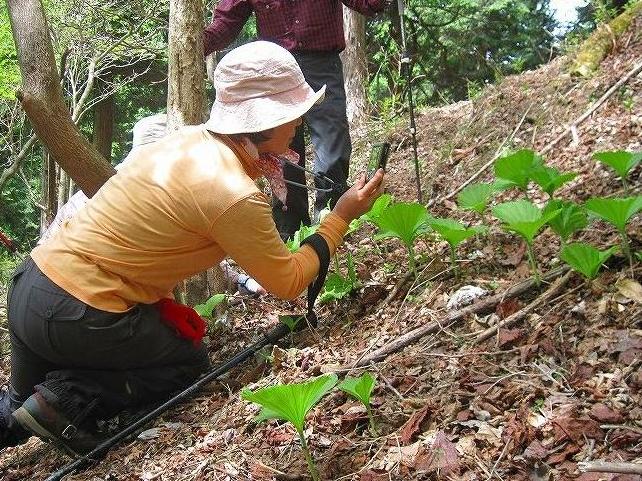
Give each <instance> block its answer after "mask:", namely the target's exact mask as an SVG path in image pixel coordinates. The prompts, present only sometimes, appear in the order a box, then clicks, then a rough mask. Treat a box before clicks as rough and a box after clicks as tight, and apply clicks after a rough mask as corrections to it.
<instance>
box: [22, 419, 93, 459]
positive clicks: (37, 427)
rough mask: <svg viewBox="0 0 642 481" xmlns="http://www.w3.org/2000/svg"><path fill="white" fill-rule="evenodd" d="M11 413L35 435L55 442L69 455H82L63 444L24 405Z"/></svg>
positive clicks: (77, 456)
mask: <svg viewBox="0 0 642 481" xmlns="http://www.w3.org/2000/svg"><path fill="white" fill-rule="evenodd" d="M11 415H12V416H13V417H14V418H15V419H16V421H18V422H19V423H20V425H21V426H22V427H23V428H25V429H27V430H29V431H31V432H32V433H34V434H35V435H36V436H38V437H40V438H44V439H46V440H48V441H50V442H51V443H53V444H55V445H56V446H59V447H60V448H62V449H63V451H65V452H66V453H67V454H69V455H70V456H72V457H76V458H79V457H81V456H82V454H79V453H77V452H76V451H74V450H73V449H71V448H70V447H69V446H67V444H65V443H64V442H63V441H62V440H61V439H60V437H59V436H56V435H55V434H53V433H52V432H50V431H48V430H47V429H45V428H44V427H43V426H42V425H41V424H40V423H39V422H38V421H36V419H35V418H34V417H33V416H32V415H31V414H30V413H29V411H27V410H26V409H25V408H24V407H19V408H18V409H16V410H15V411H14V412H13V413H12V414H11Z"/></svg>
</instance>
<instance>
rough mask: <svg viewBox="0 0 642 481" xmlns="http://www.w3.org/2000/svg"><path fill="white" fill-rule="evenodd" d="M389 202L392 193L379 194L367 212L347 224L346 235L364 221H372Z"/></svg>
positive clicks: (357, 228) (358, 227)
mask: <svg viewBox="0 0 642 481" xmlns="http://www.w3.org/2000/svg"><path fill="white" fill-rule="evenodd" d="M391 202H392V195H390V194H382V195H380V196H379V197H378V198H377V200H375V201H374V204H372V207H371V208H370V210H369V211H368V212H366V213H365V214H363V215H362V216H361V217H359V218H358V219H354V220H353V221H352V222H350V225H349V226H348V232H347V233H346V235H348V234H351V233H353V232H354V231H356V230H359V229H360V228H361V226H362V225H363V223H364V222H374V219H376V218H377V217H379V215H380V214H381V213H382V212H383V211H384V210H385V209H386V208H387V207H388V205H390V203H391Z"/></svg>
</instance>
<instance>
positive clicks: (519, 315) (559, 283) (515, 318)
mask: <svg viewBox="0 0 642 481" xmlns="http://www.w3.org/2000/svg"><path fill="white" fill-rule="evenodd" d="M572 276H573V271H568V272H567V273H566V274H564V276H563V277H560V278H559V279H557V280H556V281H555V283H554V284H553V285H552V286H550V287H549V288H548V289H547V290H546V292H544V294H542V295H541V296H539V297H537V298H536V299H535V300H534V301H533V302H531V303H530V304H529V305H527V306H526V307H524V308H522V309H520V310H519V311H517V312H516V313H514V314H511V315H510V316H508V317H507V318H506V319H504V320H502V321H501V322H498V323H497V324H495V325H494V326H492V327H489V328H488V329H486V330H485V331H483V332H482V333H481V334H480V335H478V336H477V337H476V338H475V339H474V340H473V345H476V344H479V343H480V342H484V341H485V340H486V339H488V338H490V337H493V336H494V335H495V334H497V331H499V329H501V328H503V327H506V326H510V325H512V324H515V323H516V322H519V321H521V320H522V319H524V317H526V316H527V315H528V314H530V313H531V312H533V311H534V310H535V308H536V307H537V306H539V305H540V304H544V303H545V302H548V301H550V300H551V299H552V298H554V297H555V296H557V295H558V294H559V292H560V291H561V290H562V288H563V287H564V286H566V284H568V281H569V280H570V278H571V277H572Z"/></svg>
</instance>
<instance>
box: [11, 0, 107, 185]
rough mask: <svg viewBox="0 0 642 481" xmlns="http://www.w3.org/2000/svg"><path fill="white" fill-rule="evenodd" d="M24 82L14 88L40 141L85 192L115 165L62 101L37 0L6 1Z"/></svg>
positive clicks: (46, 30)
mask: <svg viewBox="0 0 642 481" xmlns="http://www.w3.org/2000/svg"><path fill="white" fill-rule="evenodd" d="M7 6H8V8H9V18H10V21H11V29H12V32H13V38H14V41H15V44H16V51H17V54H18V61H19V63H20V72H21V73H22V80H23V85H22V87H21V89H20V90H19V91H18V92H17V93H16V96H17V97H18V99H19V100H20V102H21V103H22V107H23V108H24V110H25V113H26V114H27V116H28V117H29V120H30V121H31V125H32V127H33V129H34V131H35V132H36V134H37V135H38V138H39V139H40V141H41V142H42V143H43V144H44V145H45V146H46V147H47V150H48V151H49V153H50V154H51V155H52V156H53V157H54V158H55V159H56V160H57V161H58V162H59V164H60V166H61V167H62V168H63V169H64V170H65V171H67V172H68V173H69V174H70V175H71V176H72V178H73V179H74V180H75V181H76V183H77V184H78V185H79V186H80V188H81V189H82V190H83V191H84V192H85V194H86V195H87V196H89V197H91V196H92V195H94V194H95V193H96V191H97V190H98V189H99V188H100V186H101V185H102V184H103V183H104V182H105V181H106V180H107V179H108V178H109V177H110V176H111V175H113V174H114V172H115V171H114V168H113V167H112V166H111V165H110V164H109V163H108V162H106V161H105V159H104V158H103V157H102V156H101V155H100V153H99V152H98V151H97V150H96V149H95V148H93V146H92V145H91V144H90V143H89V142H88V141H87V139H85V138H84V137H83V135H82V134H81V133H80V131H79V130H78V128H77V127H76V126H75V125H74V123H73V122H72V120H71V117H70V115H69V109H68V108H67V106H66V105H65V102H64V99H63V95H62V89H61V87H60V76H59V75H58V72H57V71H56V61H55V57H54V53H53V47H52V45H51V39H50V38H49V29H48V26H47V20H46V18H45V15H44V11H43V8H42V3H41V2H40V0H7Z"/></svg>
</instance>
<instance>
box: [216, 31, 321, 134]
mask: <svg viewBox="0 0 642 481" xmlns="http://www.w3.org/2000/svg"><path fill="white" fill-rule="evenodd" d="M214 88H215V89H216V100H215V101H214V105H212V111H211V112H210V118H209V120H208V121H207V122H206V123H205V126H206V127H207V129H208V130H211V131H212V132H216V133H219V134H241V133H253V132H261V131H263V130H268V129H271V128H274V127H277V126H279V125H282V124H285V123H287V122H291V121H292V120H294V119H297V118H299V117H301V116H302V115H303V114H305V113H306V112H307V111H308V110H310V107H312V106H313V105H314V104H315V103H317V102H320V101H321V100H323V96H324V95H325V85H324V86H323V87H321V88H320V89H319V91H318V92H315V91H314V90H313V89H312V87H310V86H309V85H308V84H307V82H306V81H305V78H304V77H303V73H302V72H301V68H300V67H299V64H297V62H296V60H295V59H294V57H293V56H292V54H291V53H290V52H288V51H287V50H286V49H284V48H283V47H280V46H279V45H277V44H275V43H272V42H265V41H258V42H250V43H247V44H245V45H242V46H240V47H237V48H235V49H234V50H232V51H231V52H229V53H228V54H227V55H225V57H223V58H222V59H221V61H220V62H219V64H218V65H217V67H216V70H215V71H214Z"/></svg>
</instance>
